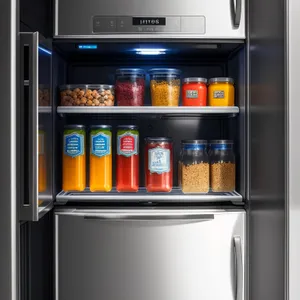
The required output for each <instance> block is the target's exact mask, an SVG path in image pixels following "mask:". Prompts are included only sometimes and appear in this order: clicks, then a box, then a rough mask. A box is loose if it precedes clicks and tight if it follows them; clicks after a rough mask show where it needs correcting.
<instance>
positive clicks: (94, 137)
mask: <svg viewBox="0 0 300 300" xmlns="http://www.w3.org/2000/svg"><path fill="white" fill-rule="evenodd" d="M111 136H112V134H111V126H109V125H96V126H92V127H91V133H90V145H91V149H90V190H91V192H110V191H111V189H112V153H111V141H112V139H111Z"/></svg>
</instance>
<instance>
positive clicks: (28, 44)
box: [20, 32, 39, 221]
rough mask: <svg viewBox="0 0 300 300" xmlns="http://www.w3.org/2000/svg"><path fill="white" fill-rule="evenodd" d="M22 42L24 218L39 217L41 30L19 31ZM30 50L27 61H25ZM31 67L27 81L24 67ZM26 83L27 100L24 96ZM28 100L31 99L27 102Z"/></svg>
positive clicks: (21, 214) (33, 219)
mask: <svg viewBox="0 0 300 300" xmlns="http://www.w3.org/2000/svg"><path fill="white" fill-rule="evenodd" d="M20 42H21V43H20V44H21V60H20V63H21V69H22V70H21V72H20V73H21V80H20V85H21V90H22V91H21V93H20V94H21V96H20V101H21V103H20V105H21V109H20V118H21V119H22V120H23V122H22V124H21V126H23V128H22V129H21V130H22V133H23V136H22V134H21V136H22V137H21V138H22V140H23V143H21V144H23V147H24V149H20V151H21V153H20V156H21V161H22V163H21V164H22V166H23V177H24V178H22V179H23V180H22V181H23V193H24V195H22V201H21V202H22V203H21V211H20V218H21V220H22V221H38V220H39V203H38V124H39V120H38V103H39V102H38V100H39V95H38V87H39V74H38V70H39V53H38V49H39V33H38V32H34V33H20ZM25 49H26V50H28V62H27V61H25V60H26V59H25V55H24V53H25ZM26 63H28V65H27V66H25V64H26ZM26 68H28V77H29V78H28V81H26V84H25V81H24V73H25V72H24V70H25V69H26ZM25 85H27V86H28V87H27V88H28V99H25ZM26 100H28V102H27V101H26Z"/></svg>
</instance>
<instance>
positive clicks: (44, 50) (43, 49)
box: [39, 46, 52, 55]
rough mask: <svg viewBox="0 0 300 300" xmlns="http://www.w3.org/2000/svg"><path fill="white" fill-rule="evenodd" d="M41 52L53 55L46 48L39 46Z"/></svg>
mask: <svg viewBox="0 0 300 300" xmlns="http://www.w3.org/2000/svg"><path fill="white" fill-rule="evenodd" d="M39 50H40V51H42V52H44V53H46V54H48V55H52V52H51V51H49V50H48V49H45V48H43V47H41V46H39Z"/></svg>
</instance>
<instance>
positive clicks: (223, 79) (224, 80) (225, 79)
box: [208, 77, 234, 84]
mask: <svg viewBox="0 0 300 300" xmlns="http://www.w3.org/2000/svg"><path fill="white" fill-rule="evenodd" d="M211 83H231V84H234V79H233V78H231V77H214V78H211V79H209V81H208V84H211Z"/></svg>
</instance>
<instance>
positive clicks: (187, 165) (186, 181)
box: [181, 140, 209, 193]
mask: <svg viewBox="0 0 300 300" xmlns="http://www.w3.org/2000/svg"><path fill="white" fill-rule="evenodd" d="M181 188H182V191H183V193H208V192H209V156H208V154H207V141H205V140H184V141H182V157H181Z"/></svg>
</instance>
